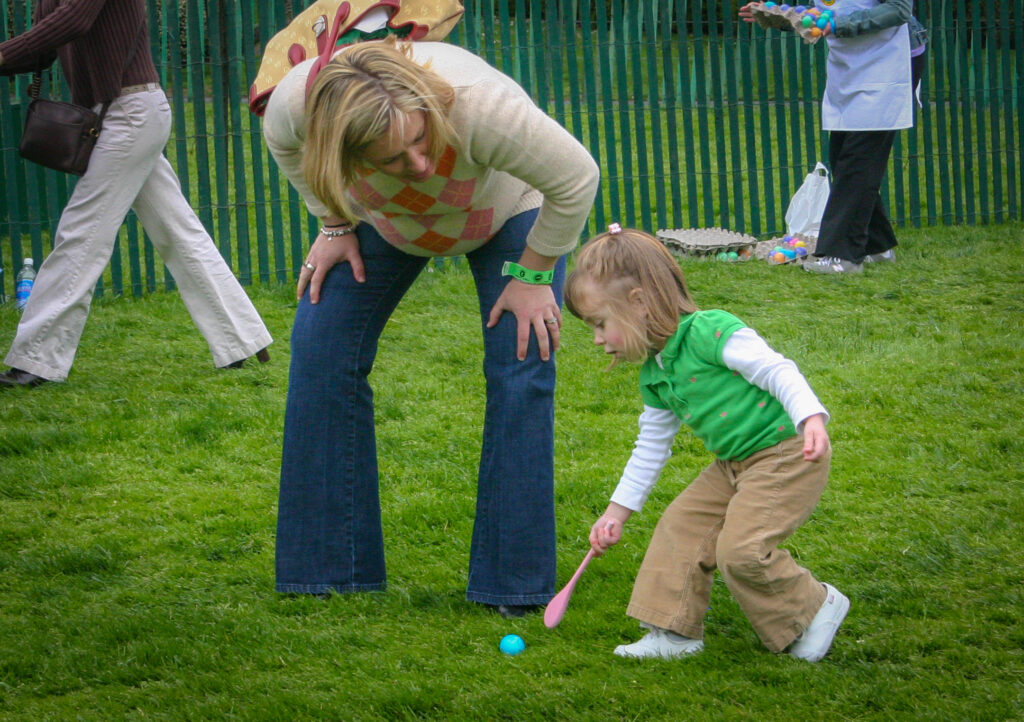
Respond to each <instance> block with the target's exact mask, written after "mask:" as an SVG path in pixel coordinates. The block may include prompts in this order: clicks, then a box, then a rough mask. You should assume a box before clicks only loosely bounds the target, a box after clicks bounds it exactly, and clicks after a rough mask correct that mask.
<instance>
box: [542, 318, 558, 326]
mask: <svg viewBox="0 0 1024 722" xmlns="http://www.w3.org/2000/svg"><path fill="white" fill-rule="evenodd" d="M544 323H546V324H548V325H549V326H553V325H555V324H557V323H558V319H557V318H545V319H544Z"/></svg>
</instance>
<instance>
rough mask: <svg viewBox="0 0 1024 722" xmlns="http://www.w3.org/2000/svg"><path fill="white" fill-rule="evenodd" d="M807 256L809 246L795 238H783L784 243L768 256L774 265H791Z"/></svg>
mask: <svg viewBox="0 0 1024 722" xmlns="http://www.w3.org/2000/svg"><path fill="white" fill-rule="evenodd" d="M806 255H807V244H806V243H804V242H803V241H801V240H800V239H799V238H796V237H794V236H790V235H786V236H783V238H782V242H781V243H779V245H777V246H775V248H773V249H772V252H771V253H770V254H768V260H769V261H771V262H772V263H789V262H790V261H795V260H796V259H797V258H803V257H804V256H806Z"/></svg>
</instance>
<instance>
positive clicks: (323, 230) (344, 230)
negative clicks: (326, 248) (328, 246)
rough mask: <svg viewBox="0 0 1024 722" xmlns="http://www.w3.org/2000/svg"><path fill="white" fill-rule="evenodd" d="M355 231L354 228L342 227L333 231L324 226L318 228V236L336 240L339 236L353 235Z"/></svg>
mask: <svg viewBox="0 0 1024 722" xmlns="http://www.w3.org/2000/svg"><path fill="white" fill-rule="evenodd" d="M355 230H356V229H355V227H354V226H342V227H339V228H334V229H328V228H327V227H326V226H320V235H321V236H326V237H327V238H338V237H340V236H347V235H348V234H349V233H354V232H355Z"/></svg>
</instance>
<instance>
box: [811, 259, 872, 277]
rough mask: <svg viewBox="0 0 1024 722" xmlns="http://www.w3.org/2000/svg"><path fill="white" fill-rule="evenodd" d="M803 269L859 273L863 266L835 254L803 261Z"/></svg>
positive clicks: (818, 271) (816, 271)
mask: <svg viewBox="0 0 1024 722" xmlns="http://www.w3.org/2000/svg"><path fill="white" fill-rule="evenodd" d="M804 270H805V271H810V272H811V273H860V272H861V271H863V270H864V266H863V265H862V264H860V263H854V262H853V261H847V260H845V259H842V258H836V257H835V256H822V257H821V258H816V259H814V260H813V261H811V260H807V261H804Z"/></svg>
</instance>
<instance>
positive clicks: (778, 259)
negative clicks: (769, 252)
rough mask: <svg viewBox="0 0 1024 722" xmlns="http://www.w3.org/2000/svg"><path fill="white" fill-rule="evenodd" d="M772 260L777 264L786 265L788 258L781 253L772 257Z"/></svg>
mask: <svg viewBox="0 0 1024 722" xmlns="http://www.w3.org/2000/svg"><path fill="white" fill-rule="evenodd" d="M772 260H773V261H775V262H776V263H785V262H786V256H785V255H784V254H783V253H782V251H779V252H778V253H776V254H774V255H773V256H772Z"/></svg>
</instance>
